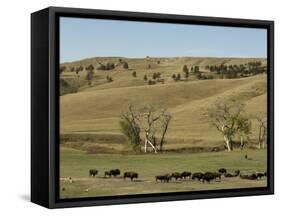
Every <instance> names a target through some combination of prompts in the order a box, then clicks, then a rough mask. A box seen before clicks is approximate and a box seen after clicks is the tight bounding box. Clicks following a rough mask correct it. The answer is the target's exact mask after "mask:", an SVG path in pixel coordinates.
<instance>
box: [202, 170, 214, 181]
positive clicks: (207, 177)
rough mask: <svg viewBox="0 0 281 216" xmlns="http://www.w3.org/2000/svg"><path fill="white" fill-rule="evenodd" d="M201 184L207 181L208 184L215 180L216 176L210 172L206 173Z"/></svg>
mask: <svg viewBox="0 0 281 216" xmlns="http://www.w3.org/2000/svg"><path fill="white" fill-rule="evenodd" d="M202 179H203V182H205V181H207V182H208V183H210V181H212V180H215V179H216V175H215V174H214V173H212V172H206V173H205V174H204V175H203V177H202Z"/></svg>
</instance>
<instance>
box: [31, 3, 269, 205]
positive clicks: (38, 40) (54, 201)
mask: <svg viewBox="0 0 281 216" xmlns="http://www.w3.org/2000/svg"><path fill="white" fill-rule="evenodd" d="M61 16H64V17H81V18H98V19H113V20H130V21H146V22H157V23H181V24H197V25H210V26H232V27H248V28H265V29H267V47H268V50H267V60H268V64H267V67H268V76H267V77H268V78H267V79H268V80H267V81H268V82H267V83H268V86H267V88H268V89H267V90H268V107H267V108H268V148H267V156H268V157H267V158H268V163H267V164H268V165H267V166H268V169H267V170H268V176H267V178H268V186H267V187H265V188H248V189H227V190H225V189H224V190H215V191H196V192H174V193H161V194H142V195H125V196H112V197H92V198H73V199H67V200H66V199H64V200H61V199H59V196H58V193H59V189H58V184H59V117H58V115H59V93H58V91H59V75H58V74H59V73H58V72H57V71H58V69H59V38H58V36H59V35H58V34H59V22H58V19H59V17H61ZM273 143H274V22H273V21H264V20H246V19H230V18H216V17H202V16H186V15H170V14H155V13H139V12H125V11H109V10H93V9H77V8H62V7H49V8H46V9H43V10H40V11H37V12H34V13H33V14H32V15H31V201H32V202H34V203H37V204H39V205H42V206H45V207H47V208H63V207H78V206H94V205H112V204H126V203H144V202H160V201H172V200H192V199H206V198H221V197H237V196H251V195H267V194H273V193H274V145H273Z"/></svg>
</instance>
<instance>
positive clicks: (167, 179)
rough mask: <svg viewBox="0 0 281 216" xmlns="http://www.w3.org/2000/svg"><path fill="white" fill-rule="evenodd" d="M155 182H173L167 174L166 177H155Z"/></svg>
mask: <svg viewBox="0 0 281 216" xmlns="http://www.w3.org/2000/svg"><path fill="white" fill-rule="evenodd" d="M155 180H156V181H158V180H159V181H161V182H162V181H163V182H169V181H170V180H171V175H169V174H166V175H159V176H155Z"/></svg>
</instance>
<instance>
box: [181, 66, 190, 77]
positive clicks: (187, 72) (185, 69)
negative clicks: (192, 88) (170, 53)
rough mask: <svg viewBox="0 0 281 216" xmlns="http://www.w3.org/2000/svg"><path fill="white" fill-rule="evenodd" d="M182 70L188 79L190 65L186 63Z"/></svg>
mask: <svg viewBox="0 0 281 216" xmlns="http://www.w3.org/2000/svg"><path fill="white" fill-rule="evenodd" d="M182 71H183V73H184V76H185V79H188V76H189V70H188V67H187V66H186V65H184V66H183V68H182Z"/></svg>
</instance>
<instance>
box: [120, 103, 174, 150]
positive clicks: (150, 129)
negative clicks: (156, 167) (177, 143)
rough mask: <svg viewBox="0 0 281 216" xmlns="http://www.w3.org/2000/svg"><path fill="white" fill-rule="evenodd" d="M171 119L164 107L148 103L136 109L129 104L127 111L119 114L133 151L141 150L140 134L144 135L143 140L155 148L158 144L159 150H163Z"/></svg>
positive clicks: (122, 127) (122, 128) (124, 132)
mask: <svg viewBox="0 0 281 216" xmlns="http://www.w3.org/2000/svg"><path fill="white" fill-rule="evenodd" d="M171 119H172V116H171V115H170V114H169V113H168V112H167V111H166V109H159V108H155V107H154V106H152V105H149V104H148V105H145V106H142V107H140V108H138V109H136V108H135V107H133V106H132V105H130V106H129V108H128V111H127V112H124V113H122V115H121V121H120V126H121V131H122V133H123V134H124V135H125V136H126V138H127V140H128V144H130V146H131V147H132V149H133V150H134V151H136V150H139V151H141V134H142V136H144V137H145V139H146V140H145V142H146V141H149V142H150V143H151V144H152V145H153V146H154V148H155V150H156V149H157V145H159V150H160V151H163V146H164V143H165V135H166V133H167V131H168V127H169V123H170V121H171ZM156 136H159V138H157V137H156ZM145 150H146V149H145Z"/></svg>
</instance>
